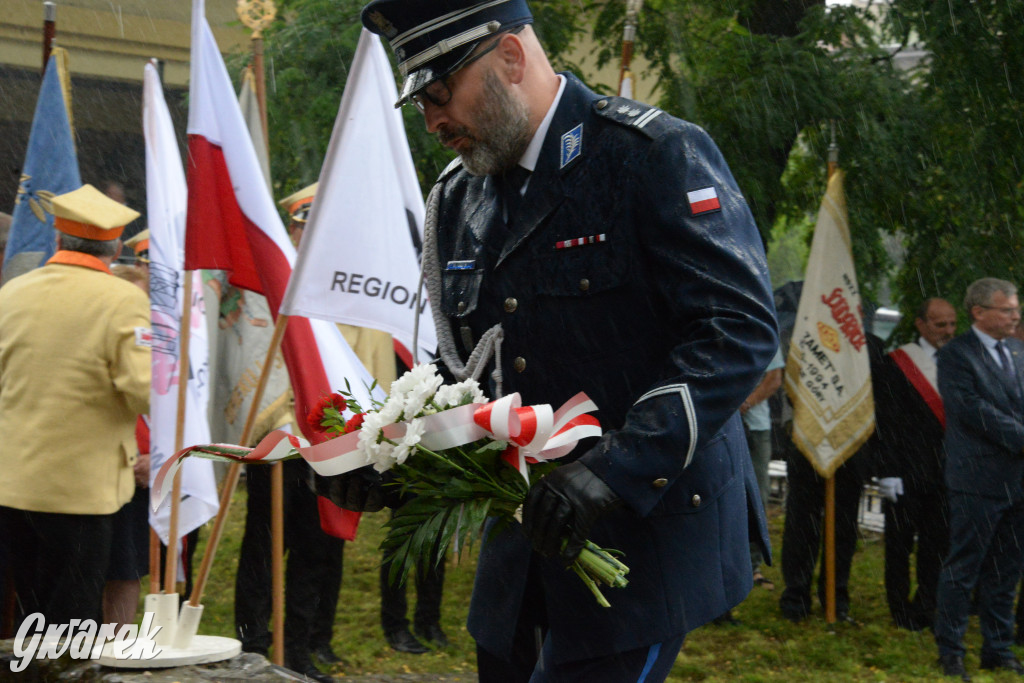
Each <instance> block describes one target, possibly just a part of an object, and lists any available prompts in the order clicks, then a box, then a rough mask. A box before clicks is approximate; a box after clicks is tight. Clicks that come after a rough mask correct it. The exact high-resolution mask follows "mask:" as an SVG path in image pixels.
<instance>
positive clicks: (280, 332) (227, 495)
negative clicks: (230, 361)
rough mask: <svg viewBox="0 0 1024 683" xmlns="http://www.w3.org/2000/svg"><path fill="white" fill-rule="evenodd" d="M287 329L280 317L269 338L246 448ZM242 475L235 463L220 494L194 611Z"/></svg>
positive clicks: (244, 442) (284, 318)
mask: <svg viewBox="0 0 1024 683" xmlns="http://www.w3.org/2000/svg"><path fill="white" fill-rule="evenodd" d="M287 325H288V316H286V315H279V316H277V321H276V322H275V323H274V335H273V336H272V337H271V338H270V348H268V349H267V356H266V358H265V359H264V361H263V368H262V369H261V371H260V379H259V382H257V384H256V390H255V393H254V394H253V399H252V404H251V405H250V407H249V415H248V417H246V420H245V426H244V427H243V428H242V436H241V437H240V438H239V441H240V442H241V443H242V445H243V446H244V445H247V444H248V443H249V441H250V440H251V439H252V430H253V428H254V426H255V424H256V417H257V415H258V413H259V406H260V400H261V399H262V398H263V392H264V390H266V388H267V380H268V379H269V378H270V369H271V367H272V366H273V363H274V355H275V354H276V353H277V350H278V349H279V348H280V347H281V339H283V338H284V331H285V327H287ZM241 471H242V463H240V462H233V463H231V468H230V469H229V470H228V473H227V476H225V477H224V484H223V487H222V488H221V493H220V508H219V509H218V510H217V516H216V517H215V518H214V521H213V529H212V530H211V531H210V538H209V540H207V542H206V550H204V551H203V560H202V563H201V564H200V566H199V574H198V575H197V576H196V580H195V583H194V584H193V586H192V595H191V596H190V597H189V601H188V604H190V605H192V606H193V607H199V604H200V600H202V597H203V589H205V588H206V580H207V579H208V578H209V576H210V566H211V565H212V564H213V557H214V555H215V554H216V553H217V544H219V543H220V538H221V536H222V535H223V534H224V521H225V520H226V519H227V515H228V509H229V508H230V507H231V497H232V496H233V495H234V493H235V486H236V485H237V484H238V476H239V474H241Z"/></svg>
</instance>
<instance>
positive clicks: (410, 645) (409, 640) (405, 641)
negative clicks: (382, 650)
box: [384, 628, 429, 655]
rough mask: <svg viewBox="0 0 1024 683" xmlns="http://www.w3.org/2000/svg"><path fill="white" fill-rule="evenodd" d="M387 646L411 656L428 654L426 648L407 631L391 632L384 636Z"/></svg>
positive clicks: (404, 629) (405, 629)
mask: <svg viewBox="0 0 1024 683" xmlns="http://www.w3.org/2000/svg"><path fill="white" fill-rule="evenodd" d="M384 637H385V638H387V640H388V645H390V646H391V648H392V649H394V650H398V651H399V652H407V653H409V654H411V655H421V654H423V653H424V652H428V651H429V650H428V649H427V646H426V645H424V644H423V643H421V642H420V641H418V640H416V637H415V636H414V635H413V634H411V633H409V629H407V628H403V629H400V630H398V631H391V632H388V633H385V634H384Z"/></svg>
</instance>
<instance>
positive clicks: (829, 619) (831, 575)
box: [825, 119, 839, 625]
mask: <svg viewBox="0 0 1024 683" xmlns="http://www.w3.org/2000/svg"><path fill="white" fill-rule="evenodd" d="M829 127H830V128H831V131H832V141H831V142H830V143H829V146H828V176H827V177H828V179H829V180H831V179H832V176H833V175H834V174H835V172H836V170H838V169H839V146H838V145H837V144H836V122H835V119H832V120H831V121H829ZM825 623H827V624H829V625H832V624H835V623H836V475H835V472H833V473H832V476H830V477H829V478H828V479H826V480H825Z"/></svg>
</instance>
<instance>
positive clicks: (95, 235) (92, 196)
mask: <svg viewBox="0 0 1024 683" xmlns="http://www.w3.org/2000/svg"><path fill="white" fill-rule="evenodd" d="M53 216H54V221H53V227H55V228H56V229H57V230H59V231H61V232H63V233H64V234H66V235H72V236H73V237H81V238H83V239H87V240H98V241H106V240H112V239H117V238H118V237H120V236H121V233H122V232H124V226H126V225H128V224H129V223H131V222H132V221H133V220H135V219H136V218H138V217H139V212H138V211H135V210H133V209H129V208H128V207H127V206H125V205H124V204H121V203H120V202H116V201H114V200H113V199H111V198H110V197H108V196H107V195H105V194H103V193H102V192H100V191H99V190H97V189H96V188H95V187H93V186H92V185H89V184H85V185H82V187H80V188H78V189H77V190H75V191H73V192H67V193H65V194H62V195H57V196H56V197H54V198H53Z"/></svg>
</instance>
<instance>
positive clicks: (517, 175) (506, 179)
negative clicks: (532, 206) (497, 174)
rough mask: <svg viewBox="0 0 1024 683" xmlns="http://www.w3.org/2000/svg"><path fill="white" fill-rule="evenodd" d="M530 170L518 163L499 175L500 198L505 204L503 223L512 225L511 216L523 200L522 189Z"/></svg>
mask: <svg viewBox="0 0 1024 683" xmlns="http://www.w3.org/2000/svg"><path fill="white" fill-rule="evenodd" d="M529 177H530V171H528V170H527V169H525V168H523V167H522V166H520V165H519V164H516V165H515V166H514V167H512V168H510V169H508V170H507V171H505V172H504V173H503V174H502V175H501V198H502V201H503V202H504V204H505V225H512V218H513V217H514V216H515V214H516V211H517V210H518V209H519V204H520V203H522V201H523V194H522V189H523V185H525V184H526V179H527V178H529Z"/></svg>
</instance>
